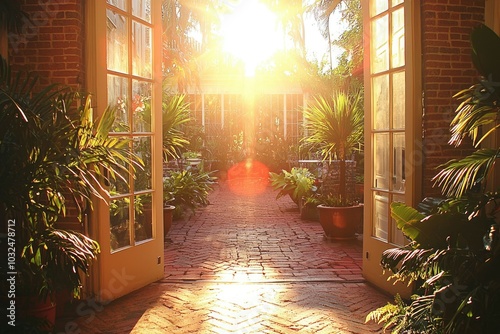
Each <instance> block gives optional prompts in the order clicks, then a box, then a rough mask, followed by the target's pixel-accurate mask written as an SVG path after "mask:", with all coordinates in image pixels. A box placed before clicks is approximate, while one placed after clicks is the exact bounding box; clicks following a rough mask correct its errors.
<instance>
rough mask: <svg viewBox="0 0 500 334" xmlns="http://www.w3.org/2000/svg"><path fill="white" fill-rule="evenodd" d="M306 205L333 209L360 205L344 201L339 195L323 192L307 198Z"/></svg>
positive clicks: (351, 201)
mask: <svg viewBox="0 0 500 334" xmlns="http://www.w3.org/2000/svg"><path fill="white" fill-rule="evenodd" d="M304 203H305V205H310V206H318V205H325V206H331V207H345V206H354V205H357V204H359V203H358V202H357V201H355V200H351V199H349V200H344V199H343V198H341V197H340V196H338V195H334V194H329V193H327V194H322V193H321V192H316V193H313V194H311V195H310V196H306V197H305V202H304Z"/></svg>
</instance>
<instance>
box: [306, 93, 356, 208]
mask: <svg viewBox="0 0 500 334" xmlns="http://www.w3.org/2000/svg"><path fill="white" fill-rule="evenodd" d="M362 96H363V94H362V91H361V90H357V91H355V92H353V93H348V92H343V91H337V92H334V93H333V94H332V96H331V97H330V98H325V97H322V96H319V97H317V98H316V99H315V101H314V103H312V104H311V105H310V106H309V107H307V108H306V109H305V110H304V118H305V124H306V125H305V129H306V136H305V137H304V138H303V139H302V144H303V145H306V146H308V147H310V148H311V149H312V150H314V151H318V152H320V154H321V156H322V158H323V160H328V161H332V160H335V159H336V160H339V162H340V163H339V174H340V188H339V194H338V195H339V198H340V199H341V200H342V201H349V198H348V196H347V194H346V159H347V158H348V157H349V156H350V155H351V153H353V152H355V151H357V150H359V149H360V147H361V143H362V141H363V127H364V123H363V122H364V120H363V119H364V118H363V115H364V114H363V99H362Z"/></svg>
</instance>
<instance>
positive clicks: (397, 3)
mask: <svg viewBox="0 0 500 334" xmlns="http://www.w3.org/2000/svg"><path fill="white" fill-rule="evenodd" d="M403 2H404V0H392V7H394V6H397V5H399V4H400V3H403Z"/></svg>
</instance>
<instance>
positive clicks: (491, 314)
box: [367, 26, 500, 333]
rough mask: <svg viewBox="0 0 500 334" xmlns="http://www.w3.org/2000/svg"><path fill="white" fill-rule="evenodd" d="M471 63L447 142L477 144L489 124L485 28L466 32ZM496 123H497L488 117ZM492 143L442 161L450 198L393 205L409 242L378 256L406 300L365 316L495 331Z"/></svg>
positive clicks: (495, 46) (492, 83) (396, 324)
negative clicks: (472, 76) (473, 71)
mask: <svg viewBox="0 0 500 334" xmlns="http://www.w3.org/2000/svg"><path fill="white" fill-rule="evenodd" d="M471 40H472V48H473V57H472V59H473V62H474V65H475V66H476V68H477V69H478V71H479V72H480V73H481V75H482V78H481V81H480V82H479V83H478V84H475V85H473V86H472V87H470V88H468V89H465V90H463V91H461V92H459V93H458V94H457V95H455V97H456V98H458V99H459V100H461V101H462V103H461V104H460V105H459V107H458V108H457V110H456V116H455V118H454V119H453V121H452V122H451V132H452V138H451V140H450V143H452V144H455V145H459V144H460V143H461V141H462V139H463V138H465V137H467V136H470V137H471V139H472V142H473V143H474V145H475V146H476V147H478V145H479V144H480V143H481V142H482V141H483V140H484V139H485V138H486V137H487V136H490V135H492V134H493V133H494V130H495V129H496V126H492V131H485V132H484V133H483V134H481V133H480V130H481V127H482V126H484V125H486V124H492V122H494V121H495V122H496V119H497V118H498V112H499V109H498V104H499V103H500V98H499V97H500V95H499V94H498V93H499V92H500V91H499V86H498V84H497V83H498V82H499V80H500V66H499V63H498V59H500V58H499V57H500V38H499V37H498V36H497V35H496V34H495V33H494V32H493V31H491V30H490V29H489V28H487V27H486V26H480V27H478V28H476V29H475V30H474V32H473V34H472V37H471ZM495 124H496V123H495ZM498 152H499V150H498V149H491V150H490V149H478V150H477V151H476V152H474V153H473V154H472V155H470V156H468V157H466V158H464V159H461V160H453V161H450V162H449V163H447V164H445V165H444V166H442V168H443V169H442V170H441V171H440V172H439V173H438V174H437V176H436V177H435V181H436V184H437V185H440V186H442V192H443V194H444V195H446V196H448V197H449V198H448V199H447V200H446V201H445V202H443V203H441V204H440V205H439V206H438V208H437V211H434V212H433V213H431V214H430V215H424V214H422V213H420V212H418V211H417V210H415V209H413V208H411V207H408V206H406V205H404V204H401V203H392V204H391V212H392V218H393V219H394V220H395V221H396V223H397V226H398V228H399V229H400V230H401V231H402V232H403V233H404V235H405V236H406V237H407V238H408V240H409V241H410V242H409V244H408V245H406V246H404V247H399V248H393V249H389V250H387V251H385V252H384V253H383V254H382V261H381V263H382V266H383V267H384V268H385V269H387V270H390V271H391V272H392V273H393V278H395V279H396V280H401V281H405V282H408V283H413V284H414V286H415V294H414V295H413V296H412V298H411V300H410V301H405V300H403V299H401V298H399V297H398V296H396V302H395V304H388V305H386V306H385V307H382V308H380V309H377V310H375V311H373V312H371V313H370V314H369V315H368V317H367V319H368V320H375V321H378V322H379V323H384V324H385V327H386V328H387V329H390V330H392V332H393V333H499V332H500V323H499V322H498V319H499V317H500V235H499V231H498V223H497V219H496V217H495V215H496V213H497V212H498V210H499V205H498V200H499V199H500V194H499V193H498V192H496V191H488V190H487V189H488V188H487V184H486V181H487V179H488V175H489V173H490V172H491V171H492V167H493V162H494V161H495V160H496V158H498V157H499V155H498Z"/></svg>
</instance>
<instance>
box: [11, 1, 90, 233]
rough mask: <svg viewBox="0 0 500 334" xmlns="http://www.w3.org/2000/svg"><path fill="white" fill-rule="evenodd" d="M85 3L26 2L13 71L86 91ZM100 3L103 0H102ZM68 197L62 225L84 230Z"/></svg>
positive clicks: (13, 36)
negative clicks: (27, 72)
mask: <svg viewBox="0 0 500 334" xmlns="http://www.w3.org/2000/svg"><path fill="white" fill-rule="evenodd" d="M84 1H85V0H22V10H23V11H24V12H25V13H26V14H27V16H28V17H29V20H28V19H23V25H22V28H21V31H20V33H18V34H17V33H10V34H9V38H8V39H9V63H10V65H11V66H12V69H13V71H15V72H16V71H20V70H21V71H25V70H28V71H34V72H36V73H37V74H38V75H39V77H40V81H39V87H38V88H42V87H45V86H46V85H48V84H53V83H59V84H64V85H68V86H70V87H71V88H72V89H73V90H78V91H85V87H86V85H85V67H84V38H85V28H84ZM99 1H100V0H99ZM70 197H71V196H70V195H69V194H68V203H67V216H66V217H61V218H60V220H59V226H60V227H62V228H68V229H72V230H79V231H82V226H83V225H82V224H81V223H80V222H78V220H77V218H76V217H77V214H78V213H77V207H76V204H75V203H74V202H73V201H71V200H70Z"/></svg>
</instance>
